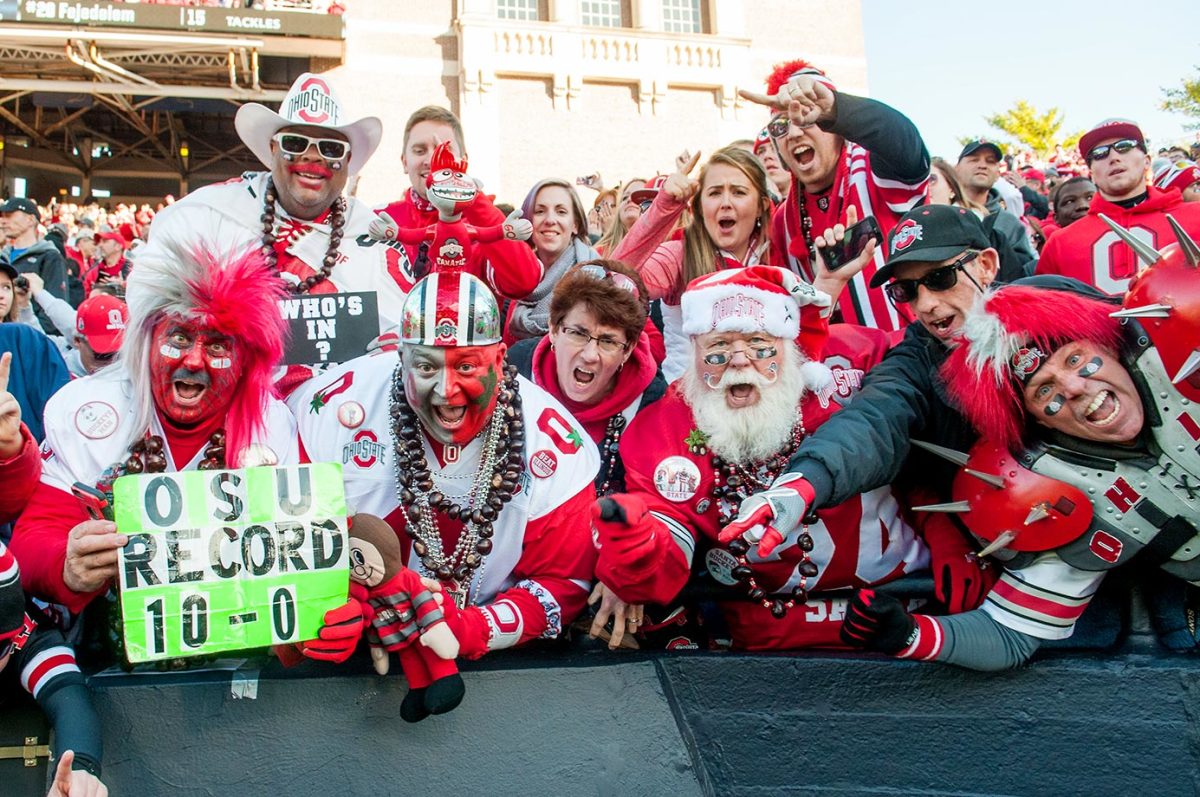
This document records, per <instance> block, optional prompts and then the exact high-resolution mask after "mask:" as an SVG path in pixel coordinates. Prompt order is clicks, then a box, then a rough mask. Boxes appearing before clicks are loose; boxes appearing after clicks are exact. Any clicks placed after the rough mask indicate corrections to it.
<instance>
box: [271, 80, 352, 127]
mask: <svg viewBox="0 0 1200 797" xmlns="http://www.w3.org/2000/svg"><path fill="white" fill-rule="evenodd" d="M287 99H288V103H287V105H288V107H287V109H286V110H285V112H284V116H287V117H289V118H291V119H301V120H303V121H305V122H308V123H309V124H310V125H323V124H334V125H336V124H337V123H338V114H339V112H340V110H341V109H340V108H338V104H337V102H336V101H335V100H334V99H333V97H332V96H330V93H329V84H328V83H326V82H325V81H324V80H321V78H319V77H310V78H309V79H308V80H306V81H304V84H303V85H302V86H300V90H299V91H298V92H296V93H295V94H293V95H292V96H290V97H288V98H287Z"/></svg>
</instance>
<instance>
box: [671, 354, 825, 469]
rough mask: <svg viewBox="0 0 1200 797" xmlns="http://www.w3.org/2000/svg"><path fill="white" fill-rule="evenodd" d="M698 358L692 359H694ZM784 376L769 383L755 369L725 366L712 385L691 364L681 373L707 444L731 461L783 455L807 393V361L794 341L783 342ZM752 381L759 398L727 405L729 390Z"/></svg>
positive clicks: (756, 460)
mask: <svg viewBox="0 0 1200 797" xmlns="http://www.w3.org/2000/svg"><path fill="white" fill-rule="evenodd" d="M694 359H695V358H694V357H693V361H694ZM780 360H781V367H780V369H779V376H778V378H777V379H776V380H775V381H774V382H771V381H769V380H768V379H767V378H766V377H764V376H763V375H762V374H761V373H759V372H758V371H757V370H755V369H754V368H743V369H741V371H740V372H736V371H734V369H732V368H730V369H726V371H725V373H724V374H722V375H721V381H720V382H719V383H717V385H716V386H715V387H713V388H710V387H708V385H705V384H704V382H703V381H701V379H700V376H699V374H698V373H697V372H696V367H695V365H689V366H688V369H687V371H685V372H684V374H683V376H682V377H680V384H681V387H682V388H683V398H684V400H685V401H686V402H687V403H688V405H689V406H690V407H691V408H692V416H693V417H694V418H695V420H696V428H697V429H699V430H700V431H701V432H704V434H706V435H708V443H707V445H708V447H709V448H710V449H711V450H712V451H713V453H715V454H716V455H717V456H719V457H721V458H722V459H724V460H725V461H727V462H735V463H739V464H749V463H751V462H760V461H762V460H765V459H767V458H769V457H772V456H774V455H775V454H777V453H779V452H780V451H781V450H782V449H783V448H784V447H785V446H786V445H787V443H788V441H789V440H790V439H791V435H792V427H793V426H794V425H795V423H796V416H797V413H798V411H799V406H800V398H801V396H803V395H804V377H803V374H802V373H801V371H800V366H801V365H802V364H803V362H804V358H803V356H802V355H801V354H800V349H799V348H798V347H797V346H796V344H795V342H793V341H790V340H785V341H784V342H783V356H782V357H781V358H780ZM738 384H749V385H754V386H755V387H757V388H758V401H757V402H756V403H754V404H752V405H751V406H749V407H742V408H739V409H732V408H730V407H729V405H727V404H726V403H725V388H727V387H730V386H731V385H738Z"/></svg>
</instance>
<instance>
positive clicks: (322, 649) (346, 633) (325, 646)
mask: <svg viewBox="0 0 1200 797" xmlns="http://www.w3.org/2000/svg"><path fill="white" fill-rule="evenodd" d="M370 616H371V609H370V607H369V606H367V588H366V587H364V586H362V585H361V584H356V583H354V582H353V581H351V582H350V595H349V597H348V598H347V599H346V602H345V603H344V604H342V605H341V606H339V607H337V608H336V609H330V610H329V611H327V612H325V625H324V626H323V627H322V628H321V631H320V634H319V636H318V637H317V638H316V639H313V640H309V641H308V642H302V643H300V652H301V653H303V654H304V655H305V656H307V657H308V658H310V659H318V660H320V661H332V662H336V663H338V664H340V663H342V662H343V661H345V660H346V659H348V658H350V654H352V653H353V652H354V649H355V648H356V647H358V640H359V639H361V638H362V634H363V629H364V628H365V627H366V626H367V624H368V623H369V622H370V620H369V619H368V618H369V617H370Z"/></svg>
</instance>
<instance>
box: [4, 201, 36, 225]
mask: <svg viewBox="0 0 1200 797" xmlns="http://www.w3.org/2000/svg"><path fill="white" fill-rule="evenodd" d="M17 211H20V212H21V213H28V214H29V215H30V216H33V217H34V218H36V219H38V220H41V218H42V214H41V213H39V212H38V206H37V203H36V202H34V201H33V200H32V199H29V198H28V197H23V196H15V197H13V198H12V199H10V200H8V201H7V202H5V203H4V205H2V206H0V213H16V212H17Z"/></svg>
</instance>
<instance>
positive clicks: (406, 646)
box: [350, 514, 466, 722]
mask: <svg viewBox="0 0 1200 797" xmlns="http://www.w3.org/2000/svg"><path fill="white" fill-rule="evenodd" d="M350 578H351V580H353V581H354V582H355V583H357V584H361V585H362V586H363V587H365V588H366V590H367V598H368V600H367V603H368V605H369V606H370V607H371V609H373V610H374V613H373V617H372V618H371V626H370V627H369V628H368V629H367V636H368V640H369V641H370V642H371V646H370V647H371V659H372V661H373V662H374V664H375V671H376V672H378V673H379V674H380V675H386V674H387V672H388V651H392V650H394V651H397V652H398V654H399V656H400V667H401V669H402V670H403V671H404V677H405V678H406V679H407V680H408V686H409V690H408V694H407V695H405V696H404V702H403V703H402V704H401V705H400V716H401V718H402V719H404V720H405V721H407V722H419V721H420V720H423V719H425V718H426V717H428V716H429V715H430V714H444V713H445V712H447V711H450V710H452V709H453V708H455V707H456V706H457V705H458V704H459V703H461V702H462V699H463V693H464V692H465V691H466V686H465V684H463V679H462V676H460V675H459V674H458V665H456V664H455V659H456V658H457V657H458V639H457V638H456V637H455V636H454V632H453V631H451V630H450V626H448V625H447V624H446V621H445V618H444V617H443V615H442V609H441V605H440V603H439V602H438V599H437V598H436V597H435V596H434V593H433V592H431V591H430V590H429V588H428V587H426V586H425V584H424V582H422V580H421V577H420V576H418V575H417V574H416V573H414V572H413V571H412V570H410V569H408V568H407V567H405V566H404V560H403V556H402V553H401V550H400V540H399V539H398V538H397V537H396V532H394V531H393V530H392V527H391V526H389V525H388V524H387V523H385V522H384V521H383V520H381V519H379V518H377V517H375V516H373V515H364V514H358V515H354V516H353V517H352V518H350ZM439 597H440V596H439ZM418 635H419V637H420V638H419V640H418V639H417V638H416V637H417V636H418Z"/></svg>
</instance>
